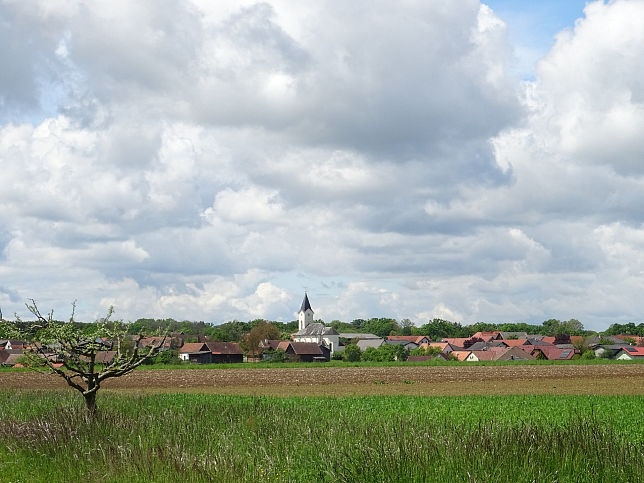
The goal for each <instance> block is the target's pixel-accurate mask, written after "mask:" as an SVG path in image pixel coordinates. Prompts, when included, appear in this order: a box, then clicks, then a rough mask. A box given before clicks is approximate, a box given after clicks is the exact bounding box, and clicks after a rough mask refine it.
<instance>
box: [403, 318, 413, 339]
mask: <svg viewBox="0 0 644 483" xmlns="http://www.w3.org/2000/svg"><path fill="white" fill-rule="evenodd" d="M413 329H414V323H413V322H412V321H411V320H409V319H402V320H401V321H400V332H401V334H400V335H412V331H413Z"/></svg>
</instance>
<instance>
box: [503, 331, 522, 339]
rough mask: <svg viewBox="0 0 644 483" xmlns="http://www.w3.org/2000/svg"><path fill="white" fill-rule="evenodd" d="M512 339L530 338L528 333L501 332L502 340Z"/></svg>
mask: <svg viewBox="0 0 644 483" xmlns="http://www.w3.org/2000/svg"><path fill="white" fill-rule="evenodd" d="M510 337H515V338H517V339H527V338H528V333H527V332H503V331H501V338H502V339H509V338H510Z"/></svg>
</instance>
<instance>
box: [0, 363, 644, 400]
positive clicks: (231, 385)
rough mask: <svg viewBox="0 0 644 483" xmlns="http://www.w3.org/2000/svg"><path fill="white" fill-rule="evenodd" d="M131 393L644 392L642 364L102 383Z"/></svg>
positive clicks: (27, 376) (153, 374)
mask: <svg viewBox="0 0 644 483" xmlns="http://www.w3.org/2000/svg"><path fill="white" fill-rule="evenodd" d="M65 387H67V386H66V384H65V382H64V381H62V380H61V379H60V378H59V377H57V376H53V375H46V374H38V373H34V372H4V373H0V388H5V389H58V388H60V389H62V388H65ZM103 387H104V388H105V389H110V390H114V391H118V392H121V391H127V392H132V391H134V392H140V391H144V392H195V393H212V394H245V395H274V396H325V395H328V396H352V395H396V394H401V395H419V396H421V395H437V396H438V395H468V394H499V395H500V394H602V395H608V394H631V395H644V364H629V365H614V364H611V365H537V366H529V365H517V366H465V365H463V366H446V367H441V366H424V367H423V366H413V367H404V366H402V367H401V366H397V367H322V368H310V367H306V368H273V369H170V370H164V369H156V370H138V371H134V372H133V373H131V374H128V375H127V376H123V377H121V378H118V379H111V380H108V381H106V382H105V383H104V385H103Z"/></svg>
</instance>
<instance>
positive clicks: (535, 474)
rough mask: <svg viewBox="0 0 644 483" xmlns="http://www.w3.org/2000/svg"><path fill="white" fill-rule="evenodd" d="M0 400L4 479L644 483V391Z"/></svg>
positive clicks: (5, 396)
mask: <svg viewBox="0 0 644 483" xmlns="http://www.w3.org/2000/svg"><path fill="white" fill-rule="evenodd" d="M73 396H74V395H73V394H69V393H68V392H64V391H60V392H56V391H47V392H45V391H43V392H38V391H25V392H14V391H2V392H0V470H1V473H0V474H2V475H3V476H2V478H3V480H8V481H23V482H25V481H81V480H89V481H95V480H96V481H98V480H100V481H179V480H184V481H261V480H264V479H270V480H272V481H386V480H389V481H535V480H536V481H641V480H642V475H644V427H643V426H642V425H641V424H639V422H640V420H641V415H642V413H643V412H644V398H642V397H641V396H477V397H441V398H432V397H404V396H392V397H351V398H269V397H239V396H214V395H198V394H163V395H145V396H133V395H130V396H123V395H116V394H102V395H100V396H99V407H100V411H99V415H98V417H97V418H96V419H93V420H92V419H88V418H87V417H86V416H85V412H84V409H83V407H82V406H81V401H79V400H78V398H75V397H73Z"/></svg>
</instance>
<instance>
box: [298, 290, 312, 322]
mask: <svg viewBox="0 0 644 483" xmlns="http://www.w3.org/2000/svg"><path fill="white" fill-rule="evenodd" d="M297 318H298V328H299V330H303V329H306V327H308V326H309V325H310V324H312V323H313V309H312V308H311V302H309V296H308V295H307V294H306V292H304V300H302V306H301V307H300V311H299V313H298V317H297Z"/></svg>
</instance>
